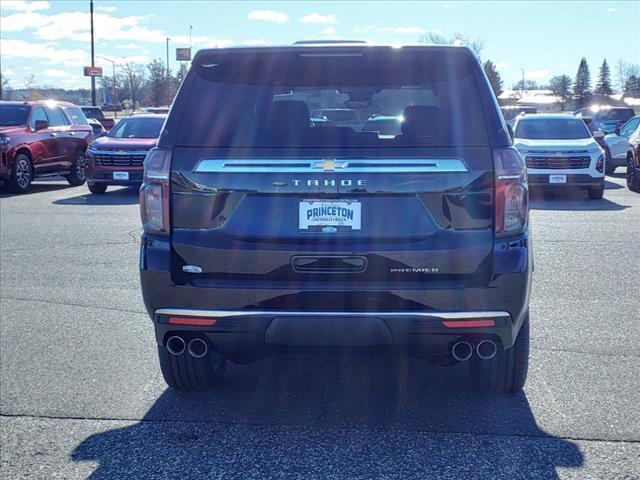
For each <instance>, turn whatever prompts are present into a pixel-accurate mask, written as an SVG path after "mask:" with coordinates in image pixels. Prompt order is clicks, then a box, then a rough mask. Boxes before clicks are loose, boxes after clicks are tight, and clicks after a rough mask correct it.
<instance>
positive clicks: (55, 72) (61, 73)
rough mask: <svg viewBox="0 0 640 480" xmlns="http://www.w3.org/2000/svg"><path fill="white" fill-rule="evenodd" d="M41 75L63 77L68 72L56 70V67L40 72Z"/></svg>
mask: <svg viewBox="0 0 640 480" xmlns="http://www.w3.org/2000/svg"><path fill="white" fill-rule="evenodd" d="M42 74H43V75H46V76H47V77H60V78H65V77H68V76H69V72H65V71H64V70H58V69H57V68H50V69H48V70H45V71H44V72H42Z"/></svg>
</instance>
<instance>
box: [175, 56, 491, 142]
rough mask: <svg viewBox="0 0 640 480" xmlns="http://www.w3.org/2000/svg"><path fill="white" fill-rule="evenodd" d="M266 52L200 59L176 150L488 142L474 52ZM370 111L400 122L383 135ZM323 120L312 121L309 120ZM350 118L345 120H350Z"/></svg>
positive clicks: (188, 97) (195, 67)
mask: <svg viewBox="0 0 640 480" xmlns="http://www.w3.org/2000/svg"><path fill="white" fill-rule="evenodd" d="M311 52H313V53H300V52H299V51H295V52H286V53H283V52H268V51H265V52H260V53H255V52H253V53H251V54H249V53H243V52H240V53H235V54H234V53H229V52H227V53H225V54H220V58H215V55H213V54H212V55H211V60H210V61H209V58H207V61H206V62H202V63H204V65H200V66H198V65H195V66H194V67H193V68H194V69H195V72H193V71H192V72H191V73H190V75H191V76H194V77H195V78H193V82H192V84H191V88H190V90H189V92H188V94H187V95H188V96H187V99H186V107H185V105H184V104H183V106H182V107H183V108H184V110H183V114H182V116H181V118H180V123H179V127H178V132H177V135H176V144H177V145H179V146H203V147H238V148H263V147H270V148H278V147H281V148H287V147H296V148H300V147H312V148H316V149H317V148H322V147H327V148H331V147H334V148H335V147H341V148H351V147H353V148H356V147H379V146H380V147H389V148H392V147H411V146H441V147H442V146H446V147H448V146H475V145H488V142H489V141H488V132H487V127H486V123H485V119H484V115H483V111H482V105H481V98H480V93H479V88H478V86H477V84H476V81H475V77H474V67H475V65H476V63H475V61H472V60H471V59H470V57H469V56H468V55H461V54H458V53H457V52H456V53H453V52H452V53H451V54H449V55H442V54H439V55H437V56H433V55H431V54H430V53H424V52H420V54H416V52H412V53H411V54H404V53H403V52H400V51H389V50H386V51H384V52H377V53H365V54H358V53H353V54H352V53H345V54H343V53H329V54H327V53H323V52H322V51H320V52H321V53H315V50H312V51H311ZM374 114H383V115H385V116H393V117H400V116H402V117H403V118H404V121H403V122H402V123H401V125H400V131H395V132H393V133H392V134H391V135H390V136H391V137H392V138H388V137H389V135H385V137H384V138H382V137H381V136H380V135H378V134H377V131H376V130H369V129H368V128H367V129H364V128H363V127H364V126H365V124H366V123H367V119H369V118H370V117H372V116H373V115H374ZM312 117H313V118H318V117H320V118H322V117H324V118H326V119H327V120H328V124H327V122H314V121H312V120H311V118H312ZM345 123H348V124H347V125H345Z"/></svg>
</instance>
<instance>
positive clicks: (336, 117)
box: [311, 108, 362, 130]
mask: <svg viewBox="0 0 640 480" xmlns="http://www.w3.org/2000/svg"><path fill="white" fill-rule="evenodd" d="M311 116H312V117H314V118H317V117H325V118H327V119H328V120H329V122H330V123H331V125H332V126H334V127H350V128H353V129H356V130H359V129H360V126H361V125H362V122H361V121H360V119H359V118H358V114H357V113H356V111H355V110H352V109H350V108H321V109H317V110H313V111H312V112H311Z"/></svg>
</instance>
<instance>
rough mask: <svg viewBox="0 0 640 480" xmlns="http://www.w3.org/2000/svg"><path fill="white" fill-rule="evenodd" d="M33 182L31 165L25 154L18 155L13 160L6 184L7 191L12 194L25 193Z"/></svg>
mask: <svg viewBox="0 0 640 480" xmlns="http://www.w3.org/2000/svg"><path fill="white" fill-rule="evenodd" d="M32 180H33V165H31V160H30V159H29V157H28V156H27V155H26V154H25V153H18V154H17V155H16V156H15V157H14V158H13V166H12V167H11V176H10V177H9V181H8V182H7V184H8V185H7V186H8V187H9V191H11V192H14V193H27V192H28V191H29V187H31V181H32Z"/></svg>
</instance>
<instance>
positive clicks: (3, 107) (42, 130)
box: [0, 101, 93, 193]
mask: <svg viewBox="0 0 640 480" xmlns="http://www.w3.org/2000/svg"><path fill="white" fill-rule="evenodd" d="M92 138H93V134H92V130H91V127H90V126H89V125H88V123H87V121H86V118H84V115H83V114H82V111H81V110H80V109H79V108H78V107H77V106H75V105H73V104H70V103H64V102H54V101H38V102H0V155H1V161H0V180H2V181H4V182H6V183H7V184H8V187H9V189H10V190H11V191H14V192H17V193H25V192H27V191H28V190H29V187H30V185H31V182H32V181H33V179H34V178H38V177H45V176H53V175H63V176H64V177H65V178H66V179H67V181H68V182H69V184H70V185H74V186H77V185H82V184H83V183H84V182H85V178H86V177H85V167H86V159H85V151H86V149H87V145H88V144H89V143H90V142H91V140H92Z"/></svg>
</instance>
